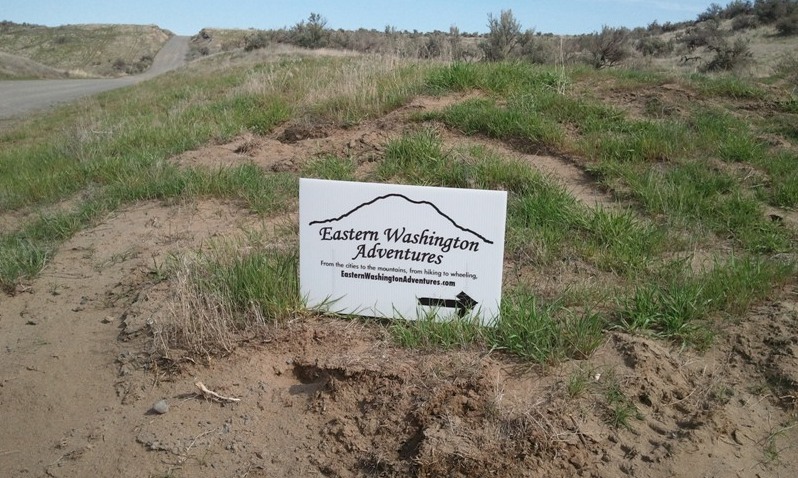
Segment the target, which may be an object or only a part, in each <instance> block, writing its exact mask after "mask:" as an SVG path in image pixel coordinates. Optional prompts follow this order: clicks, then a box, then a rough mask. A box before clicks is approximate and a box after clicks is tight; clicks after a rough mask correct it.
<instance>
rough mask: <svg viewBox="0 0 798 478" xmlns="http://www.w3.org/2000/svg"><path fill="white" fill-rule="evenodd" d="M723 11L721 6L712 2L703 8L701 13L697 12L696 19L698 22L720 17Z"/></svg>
mask: <svg viewBox="0 0 798 478" xmlns="http://www.w3.org/2000/svg"><path fill="white" fill-rule="evenodd" d="M722 13H723V7H721V6H720V5H718V4H717V3H712V4H710V5H709V7H707V9H706V10H704V12H703V13H699V14H698V18H697V20H698V21H699V22H705V21H707V20H718V19H720V18H721V14H722Z"/></svg>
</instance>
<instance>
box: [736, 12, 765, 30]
mask: <svg viewBox="0 0 798 478" xmlns="http://www.w3.org/2000/svg"><path fill="white" fill-rule="evenodd" d="M758 25H759V21H758V20H757V19H756V15H740V16H737V17H734V20H732V30H734V31H736V32H737V31H740V30H747V29H750V28H756V27H757V26H758Z"/></svg>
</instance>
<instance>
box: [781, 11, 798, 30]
mask: <svg viewBox="0 0 798 478" xmlns="http://www.w3.org/2000/svg"><path fill="white" fill-rule="evenodd" d="M776 30H777V31H778V32H779V34H780V35H784V36H789V35H795V34H798V12H795V13H793V14H792V15H789V16H786V17H782V18H780V19H779V20H778V21H777V22H776Z"/></svg>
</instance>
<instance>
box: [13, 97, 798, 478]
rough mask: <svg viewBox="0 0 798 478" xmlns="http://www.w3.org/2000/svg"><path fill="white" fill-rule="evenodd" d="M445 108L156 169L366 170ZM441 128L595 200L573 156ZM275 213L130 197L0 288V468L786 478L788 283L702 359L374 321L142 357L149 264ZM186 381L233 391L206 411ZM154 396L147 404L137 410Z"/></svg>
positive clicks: (791, 353)
mask: <svg viewBox="0 0 798 478" xmlns="http://www.w3.org/2000/svg"><path fill="white" fill-rule="evenodd" d="M460 99H462V98H448V99H432V98H419V99H417V100H415V101H414V102H413V103H412V104H410V105H408V106H406V107H404V108H402V109H401V110H399V111H396V112H394V113H391V114H389V115H388V116H387V117H385V118H381V119H379V120H374V121H370V122H367V123H364V124H363V125H360V126H359V127H356V128H349V129H337V128H334V127H328V126H324V125H312V126H307V125H296V124H294V125H288V126H284V127H282V128H281V129H280V130H278V131H275V132H274V133H273V134H271V135H269V136H268V137H256V136H247V137H241V138H238V139H237V140H236V141H234V142H232V143H230V144H222V145H211V146H208V147H206V148H204V149H202V150H200V151H193V152H189V153H186V154H183V155H181V156H180V157H177V158H174V160H175V161H176V162H177V163H178V164H185V165H207V166H211V167H220V166H225V165H230V164H237V163H241V162H251V163H254V164H257V165H260V166H261V167H263V168H264V169H266V170H273V171H300V170H301V168H302V166H303V164H304V162H305V161H308V160H309V159H312V158H313V157H315V156H320V155H329V154H339V155H347V156H351V157H353V158H355V159H356V160H357V162H358V164H359V166H358V172H357V174H358V175H361V176H365V175H368V173H369V171H371V170H373V167H374V162H375V161H378V160H379V158H380V156H381V154H382V152H383V150H384V146H385V144H386V142H387V141H388V140H389V139H391V138H393V137H396V136H398V135H399V134H401V133H402V132H403V131H404V130H405V129H406V128H412V127H413V125H412V124H411V123H410V122H408V121H406V120H407V118H408V117H410V116H411V115H412V114H413V113H414V112H417V111H423V110H425V109H429V108H438V107H442V106H445V104H444V103H445V102H447V101H459V100H460ZM441 135H442V137H443V138H444V139H445V142H446V144H447V145H454V144H461V143H463V142H466V141H471V142H478V143H480V144H482V145H485V146H486V147H490V148H496V149H498V150H499V151H500V152H501V153H503V154H507V155H510V156H514V157H517V158H520V159H522V160H525V161H528V162H529V164H530V165H532V166H533V167H537V168H540V169H541V170H542V171H544V172H545V173H546V174H549V175H551V176H552V177H553V178H555V179H556V180H558V181H561V182H562V183H563V184H564V185H565V186H566V187H567V188H568V189H569V190H570V191H571V192H572V194H574V195H575V196H576V197H577V198H579V199H580V200H582V201H584V202H585V203H586V204H588V205H595V204H601V205H604V206H606V207H613V202H612V200H611V198H610V197H608V196H607V195H606V194H605V193H604V192H602V191H601V190H600V189H599V188H597V187H596V186H595V185H593V184H592V183H591V181H590V178H589V177H588V176H587V175H585V174H584V172H583V171H582V170H581V169H580V168H579V167H578V166H577V165H575V164H574V163H573V162H571V161H568V160H566V159H561V158H554V157H548V156H537V155H534V154H522V153H518V152H515V151H513V150H511V149H509V148H507V147H506V146H504V145H501V144H497V143H493V142H490V141H487V140H482V139H479V138H477V139H474V138H471V139H466V138H463V137H461V136H460V135H458V134H457V133H456V132H452V131H445V130H443V129H442V130H441ZM291 217H292V216H291V215H290V214H289V215H287V216H286V217H277V218H269V219H267V220H266V219H263V218H261V217H258V216H256V215H254V214H251V213H250V212H248V211H247V210H246V209H245V208H242V207H241V206H240V205H238V204H235V203H227V202H221V201H215V200H202V201H197V202H187V203H186V202H183V203H178V204H164V203H156V202H147V203H139V204H134V205H130V206H128V207H126V208H125V209H123V210H120V211H118V212H117V213H115V214H114V215H112V216H110V217H107V218H106V219H105V220H104V221H103V222H102V223H101V224H99V225H97V226H95V227H92V228H90V229H87V230H84V231H82V232H81V233H79V234H77V235H76V236H74V237H73V238H72V239H70V240H69V241H68V242H66V243H65V244H64V245H63V246H62V247H61V248H60V249H59V251H58V252H57V253H56V254H55V255H54V256H53V257H52V258H51V259H50V261H49V263H48V265H47V267H46V268H45V270H44V271H43V273H42V274H41V275H40V276H39V277H38V278H36V279H35V280H33V281H31V282H29V283H27V284H23V285H22V286H20V287H19V288H18V290H17V291H16V293H15V294H13V295H2V296H0V416H2V420H0V423H2V433H0V476H9V477H28V476H30V477H40V476H51V477H88V476H107V477H111V476H118V477H167V476H180V477H194V476H208V477H243V476H248V477H255V476H264V477H266V476H270V477H271V476H286V477H289V476H290V477H294V476H296V477H304V476H332V477H353V476H502V477H503V476H507V477H513V476H533V477H570V476H585V477H616V476H635V477H652V478H659V477H670V476H695V477H703V476H706V477H735V476H740V477H755V476H759V477H776V476H783V477H792V476H798V453H796V445H798V427H796V415H795V414H796V412H795V410H796V408H795V407H796V400H797V399H798V398H797V395H796V394H798V305H796V302H797V301H798V290H796V289H795V288H794V285H793V286H790V287H791V288H790V289H787V290H783V291H775V292H774V294H773V298H772V299H770V300H768V301H765V302H763V303H760V304H758V305H757V306H755V307H754V308H753V309H752V310H750V311H749V312H748V313H747V314H745V315H744V316H743V317H740V318H738V319H737V320H734V321H728V320H726V321H725V322H723V323H722V326H721V325H720V324H719V327H718V329H719V332H718V335H717V337H716V338H715V341H714V343H713V345H712V347H711V348H710V349H709V350H708V351H705V352H698V351H695V350H692V349H681V348H678V347H675V346H674V345H673V344H671V343H667V342H663V341H659V340H654V339H650V338H646V337H640V336H634V335H629V334H625V333H620V332H612V331H610V332H607V333H606V335H605V340H604V342H603V344H602V345H601V346H600V347H599V349H598V350H597V351H596V352H595V353H594V354H593V355H592V356H591V357H589V358H585V359H584V360H572V361H568V362H565V363H560V364H552V365H549V366H545V367H543V366H531V365H529V364H527V363H521V362H519V361H517V360H515V359H514V358H513V357H511V356H508V355H505V354H503V353H502V352H500V351H489V350H486V349H483V348H479V347H474V348H473V349H464V350H456V351H444V350H439V349H436V350H409V349H405V348H401V347H398V346H397V345H396V344H395V343H394V342H393V341H392V340H391V338H390V336H389V333H388V328H387V327H388V325H387V324H386V323H384V322H378V321H374V320H369V319H342V318H329V317H316V316H309V315H307V314H301V315H298V316H297V317H294V318H291V319H289V320H287V321H286V322H284V323H282V324H279V325H275V326H272V327H270V328H268V329H266V330H261V331H258V333H254V334H250V335H248V336H246V337H243V338H242V339H241V342H240V344H239V347H238V348H236V350H235V351H234V352H233V353H231V354H229V355H227V356H224V357H190V356H186V355H182V354H181V353H180V351H178V350H176V351H173V353H172V354H170V355H168V356H164V355H163V354H156V353H155V351H156V350H159V348H158V347H157V345H158V343H157V341H158V340H159V339H160V335H159V330H160V325H161V324H163V323H164V322H165V321H168V319H169V315H170V313H171V310H172V309H173V307H174V303H173V302H174V297H173V295H174V294H173V290H172V283H171V282H170V281H169V280H161V278H159V277H157V274H155V273H154V272H155V271H157V270H158V265H159V264H163V263H164V262H165V261H167V260H168V258H169V257H175V256H180V255H181V254H190V253H191V252H195V251H198V250H202V249H203V248H206V247H208V244H210V243H211V242H212V241H213V240H214V239H217V238H219V237H222V236H229V235H230V234H235V233H237V231H241V230H256V231H263V233H264V234H267V235H268V234H271V233H272V232H273V231H274V229H275V227H276V225H279V224H281V223H283V222H285V221H290V220H291ZM508 267H509V265H508ZM508 272H509V270H508ZM588 273H590V272H589V271H587V272H585V271H582V272H579V270H577V272H576V273H574V272H571V274H583V275H584V274H588ZM507 275H508V276H509V275H510V274H509V273H508V274H507ZM599 279H600V277H599V278H597V279H596V280H599ZM537 280H539V281H544V282H545V278H540V277H538V278H537ZM550 280H551V281H555V280H557V279H556V278H550ZM544 285H545V284H544ZM198 381H199V382H202V383H204V384H205V385H206V386H207V388H208V389H210V390H212V391H214V392H216V393H218V394H220V395H222V396H224V397H228V398H235V399H239V400H240V401H237V402H232V401H218V400H213V399H211V398H210V397H208V396H206V395H203V394H201V393H200V390H199V389H198V388H197V386H196V385H195V383H196V382H198ZM161 400H164V401H165V402H166V404H167V405H168V410H164V409H161V411H166V413H159V412H157V411H155V410H154V409H153V407H154V405H155V404H156V403H158V402H159V401H161ZM161 405H163V404H161ZM159 407H160V405H159ZM619 417H624V420H623V421H622V422H619V420H618V418H619Z"/></svg>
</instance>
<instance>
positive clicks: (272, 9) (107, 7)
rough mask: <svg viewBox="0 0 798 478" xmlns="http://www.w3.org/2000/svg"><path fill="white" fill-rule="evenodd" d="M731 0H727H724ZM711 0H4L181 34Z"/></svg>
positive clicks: (583, 13)
mask: <svg viewBox="0 0 798 478" xmlns="http://www.w3.org/2000/svg"><path fill="white" fill-rule="evenodd" d="M716 2H717V3H720V4H722V5H725V4H726V3H728V2H726V1H722V0H721V1H717V0H716ZM710 3H712V0H673V1H669V0H528V1H512V0H483V1H475V0H392V1H384V0H340V1H324V0H283V1H269V0H260V1H258V0H233V1H224V0H215V1H211V0H122V1H119V0H108V1H101V0H0V20H10V21H13V22H16V23H33V24H37V25H46V26H59V25H68V24H81V23H116V24H144V25H150V24H154V25H158V26H160V27H161V28H165V29H167V30H171V31H172V32H173V33H176V34H178V35H194V34H196V33H197V32H199V31H200V30H201V29H202V28H206V27H212V28H241V29H246V28H257V29H277V28H282V27H291V26H293V25H295V24H296V23H298V22H299V21H301V20H305V19H307V17H308V15H309V14H310V13H311V12H313V13H319V14H321V15H322V16H323V17H324V18H325V19H326V20H327V27H328V28H332V29H339V28H343V29H345V30H356V29H358V28H366V29H372V28H373V29H377V30H380V31H382V30H384V29H385V27H386V26H388V25H390V26H393V27H395V28H396V29H397V30H408V31H413V30H418V31H420V32H427V31H434V30H440V31H449V27H451V26H457V27H458V28H459V29H460V31H461V32H464V33H465V32H469V33H471V32H479V33H484V32H485V31H487V21H488V14H489V13H492V14H493V15H494V16H498V15H499V13H500V12H501V11H502V10H512V12H513V15H514V17H515V18H516V20H518V22H519V23H521V26H522V28H523V29H524V30H526V29H534V30H535V31H538V32H542V33H555V34H579V33H591V32H594V31H599V30H601V28H602V26H603V25H609V26H612V27H628V28H634V27H639V26H642V27H645V26H647V25H648V24H650V23H651V22H653V21H655V20H656V21H658V22H659V23H660V24H662V23H665V22H680V21H685V20H695V18H696V16H697V15H698V14H699V13H701V12H703V11H705V10H706V9H707V7H708V6H709V4H710Z"/></svg>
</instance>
